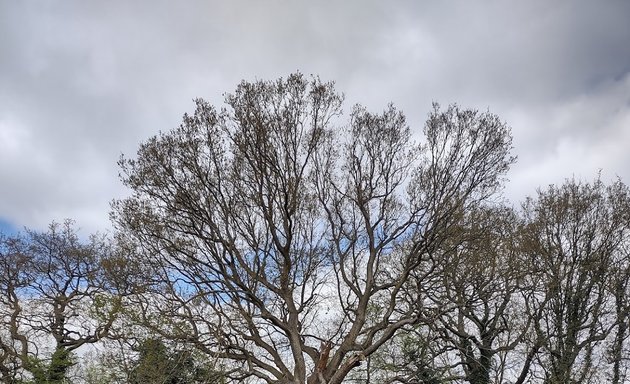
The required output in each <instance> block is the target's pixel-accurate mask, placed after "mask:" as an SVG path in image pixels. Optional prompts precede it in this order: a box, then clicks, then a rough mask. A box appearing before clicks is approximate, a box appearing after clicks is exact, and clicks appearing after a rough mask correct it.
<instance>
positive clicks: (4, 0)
mask: <svg viewBox="0 0 630 384" xmlns="http://www.w3.org/2000/svg"><path fill="white" fill-rule="evenodd" d="M296 70H299V71H301V72H302V73H305V74H316V75H319V76H320V77H321V78H322V79H323V80H334V81H336V83H337V89H338V90H339V91H343V92H344V93H345V94H346V110H349V108H350V107H351V105H352V104H354V103H361V104H364V105H366V106H368V108H370V109H371V110H373V111H375V112H376V111H380V110H382V109H383V108H384V107H385V105H386V104H387V103H388V102H393V103H394V104H395V105H396V106H397V107H399V108H400V109H402V110H403V111H404V112H405V114H406V115H407V117H408V120H409V123H410V125H411V127H412V129H415V130H417V131H420V130H421V129H422V125H423V123H424V120H425V118H426V116H427V113H428V111H429V109H430V107H431V102H432V101H437V102H439V103H441V104H443V105H446V104H449V103H452V102H456V103H459V104H460V105H461V106H463V107H474V108H479V109H482V110H490V111H491V112H493V113H496V114H498V115H499V116H500V117H501V118H502V119H503V120H505V121H506V122H507V123H508V124H509V125H510V126H511V127H512V129H513V135H514V147H515V149H514V153H515V154H516V155H518V157H519V161H518V164H517V165H516V166H515V167H513V169H512V171H511V172H510V174H509V177H510V182H509V184H508V186H507V188H506V191H505V192H506V195H507V196H508V197H509V198H510V199H512V200H513V201H514V202H515V204H516V203H518V201H519V200H520V199H522V198H523V197H524V196H526V195H532V194H534V193H535V191H536V188H537V187H538V186H545V185H547V184H549V183H561V182H562V181H563V179H565V178H567V177H572V176H575V177H578V178H582V179H585V180H592V179H593V178H594V177H595V176H596V174H597V171H598V170H599V169H602V170H603V175H604V178H606V179H611V178H614V177H617V176H618V177H620V178H621V179H622V180H624V181H625V182H626V183H630V2H629V1H625V0H619V1H548V0H544V1H519V2H517V1H512V2H510V1H431V2H428V1H364V0H355V1H306V0H305V1H289V0H284V1H280V0H278V1H254V0H252V1H67V0H64V1H52V0H48V1H12V0H0V229H5V230H6V229H7V228H14V229H15V228H17V229H20V228H22V227H23V226H28V227H31V228H36V229H41V228H44V227H45V226H46V225H47V224H48V223H50V222H51V221H52V220H63V219H64V218H73V219H75V220H76V221H77V223H78V225H79V226H80V227H81V228H83V230H84V231H88V232H92V231H97V230H100V231H103V230H107V229H108V228H109V227H110V225H109V221H108V214H109V203H110V201H111V200H112V199H114V198H117V197H121V196H124V194H125V190H124V188H123V187H122V185H121V183H120V181H119V179H118V167H117V165H116V161H117V160H118V158H119V157H120V155H121V153H125V154H127V155H133V154H134V153H135V151H136V149H137V147H138V144H139V143H140V142H141V141H143V140H145V139H146V138H148V137H149V136H151V135H153V134H155V133H157V132H158V131H160V130H162V131H166V130H169V129H171V128H173V127H175V126H177V125H178V124H179V122H180V120H181V116H182V114H183V113H184V112H191V111H192V110H193V103H192V99H193V98H196V97H203V98H206V99H208V100H210V101H211V102H212V103H214V104H220V103H222V100H223V98H222V94H223V93H224V92H231V91H233V90H234V88H235V86H236V84H237V83H238V82H239V81H240V80H241V79H247V80H254V79H275V78H277V77H280V76H286V75H287V74H289V73H291V72H294V71H296Z"/></svg>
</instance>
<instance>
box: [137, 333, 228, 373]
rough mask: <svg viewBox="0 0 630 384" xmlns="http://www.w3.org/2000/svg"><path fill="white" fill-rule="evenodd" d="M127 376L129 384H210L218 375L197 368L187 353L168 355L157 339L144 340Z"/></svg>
mask: <svg viewBox="0 0 630 384" xmlns="http://www.w3.org/2000/svg"><path fill="white" fill-rule="evenodd" d="M138 352H139V357H138V360H137V362H136V364H135V366H134V368H133V370H132V372H131V375H130V383H131V384H211V383H212V384H214V383H217V384H219V383H223V382H224V380H223V379H222V377H221V376H222V375H221V374H220V372H217V371H216V370H214V369H213V368H211V367H207V366H204V365H199V364H198V363H197V362H196V361H195V359H194V356H193V355H192V353H191V352H190V351H171V350H169V349H168V348H167V346H166V345H165V344H164V343H163V342H162V341H161V340H158V339H155V338H151V339H147V340H145V341H144V342H143V343H142V344H141V345H140V347H139V348H138Z"/></svg>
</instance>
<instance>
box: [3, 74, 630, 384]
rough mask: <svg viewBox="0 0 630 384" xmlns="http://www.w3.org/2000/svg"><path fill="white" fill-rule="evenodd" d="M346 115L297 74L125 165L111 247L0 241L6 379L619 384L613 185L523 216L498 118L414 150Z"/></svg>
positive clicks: (180, 383) (408, 135)
mask: <svg viewBox="0 0 630 384" xmlns="http://www.w3.org/2000/svg"><path fill="white" fill-rule="evenodd" d="M342 106H343V96H342V95H340V94H339V93H337V92H336V91H335V89H334V84H332V83H325V82H322V81H320V80H319V79H318V78H310V79H309V78H306V77H305V76H303V75H301V74H299V73H298V74H292V75H290V76H289V77H287V78H286V79H279V80H275V81H256V82H245V81H243V82H242V83H241V84H240V85H238V87H237V88H236V91H235V92H234V93H232V94H228V95H227V96H226V105H225V106H224V107H223V108H221V109H216V108H215V107H213V106H211V105H210V104H208V103H207V102H205V101H203V100H197V101H196V110H195V112H194V113H193V114H192V115H184V118H183V122H182V124H181V125H180V126H179V127H177V128H176V129H174V130H172V131H169V132H166V133H160V134H158V135H156V136H154V137H152V138H150V139H149V140H147V141H146V142H144V143H142V144H141V145H140V148H139V150H138V153H137V154H136V155H135V156H133V157H124V158H122V159H121V160H120V162H119V165H120V167H121V173H122V177H121V178H122V181H123V183H124V184H125V185H126V186H127V187H128V188H129V189H130V191H131V193H130V195H129V197H127V198H125V199H121V200H117V201H114V202H113V204H112V206H113V209H112V220H113V223H114V226H115V231H114V233H113V234H111V235H110V236H103V235H92V236H90V237H89V238H87V239H83V238H80V237H79V235H78V232H77V229H76V227H75V225H74V223H73V222H72V221H66V222H63V223H53V224H51V226H50V227H49V229H48V230H47V231H44V232H39V231H31V230H26V231H25V232H23V233H20V234H17V235H6V234H5V235H1V236H0V319H1V320H0V321H1V322H2V326H1V327H0V380H1V381H2V382H3V383H10V384H18V383H19V384H27V383H29V384H60V383H86V384H114V383H120V384H122V383H132V384H139V383H146V384H158V383H160V384H195V383H197V384H202V383H207V384H209V383H268V384H272V383H273V384H340V383H383V384H384V383H401V384H438V383H470V384H487V383H518V384H523V383H544V384H560V383H562V384H565V383H599V382H601V383H615V384H617V383H622V382H625V380H626V378H627V370H628V368H629V367H630V365H629V362H628V356H629V355H628V333H629V330H628V322H629V321H630V319H629V316H630V299H628V297H630V296H629V294H628V293H629V292H628V290H629V286H628V280H629V274H630V262H629V256H630V253H629V251H630V242H629V239H630V237H629V234H630V232H629V231H630V194H629V189H628V187H627V186H626V185H625V184H624V183H623V182H622V181H621V180H617V181H614V182H612V183H607V182H604V181H602V180H601V178H600V177H596V178H595V179H594V180H593V181H590V182H587V181H580V180H575V179H569V180H566V181H565V182H564V183H563V184H562V185H551V186H548V187H546V188H543V189H540V190H539V191H538V193H537V195H536V196H534V197H530V198H528V199H526V200H525V201H524V202H522V204H520V206H518V207H515V206H513V205H512V204H511V203H509V202H507V201H506V200H505V199H504V198H503V197H502V195H501V190H502V188H503V186H504V183H505V181H506V180H505V176H506V173H507V171H508V170H509V167H510V165H512V164H513V163H514V162H515V157H513V156H512V155H511V150H512V138H511V134H510V129H509V127H508V126H507V125H506V124H505V123H504V122H502V121H501V120H500V119H499V118H498V117H497V116H496V115H493V114H491V113H489V112H479V111H475V110H469V109H462V108H460V107H458V106H457V105H451V106H449V107H447V108H445V109H442V108H440V106H438V105H437V104H436V105H434V107H433V109H432V111H431V112H430V113H429V116H428V118H427V121H426V124H425V126H424V129H423V132H422V133H423V134H422V135H420V134H419V133H418V134H417V135H416V134H412V132H411V130H410V128H409V127H408V125H407V123H406V120H405V117H404V115H403V114H402V113H401V112H400V111H398V110H396V108H395V107H394V106H392V105H389V106H387V107H386V108H385V110H384V111H383V112H381V113H372V112H370V111H368V110H367V109H365V108H364V107H361V106H355V107H353V108H352V109H351V111H350V113H349V117H348V118H347V119H345V120H344V119H343V111H342ZM415 140H417V142H416V141H415Z"/></svg>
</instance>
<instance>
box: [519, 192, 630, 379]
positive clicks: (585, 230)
mask: <svg viewBox="0 0 630 384" xmlns="http://www.w3.org/2000/svg"><path fill="white" fill-rule="evenodd" d="M524 214H525V220H526V228H525V239H526V246H527V248H526V252H527V260H529V265H528V268H529V270H530V271H531V277H532V279H533V282H534V284H533V286H534V287H535V288H536V294H535V295H533V296H531V297H530V300H529V301H528V302H527V307H528V316H530V317H531V318H532V319H533V322H534V326H535V332H536V339H537V343H538V346H539V348H540V353H539V354H537V360H538V364H539V366H540V367H541V372H540V377H539V379H540V380H543V381H544V382H545V383H548V384H556V383H569V382H593V381H595V379H596V374H597V369H598V368H599V367H600V366H601V365H602V364H603V362H604V361H605V360H604V356H603V354H602V352H603V349H604V348H602V347H603V345H604V340H605V339H606V338H608V337H609V335H610V333H611V331H612V330H613V329H614V328H615V326H616V325H617V321H623V320H622V319H620V318H619V314H618V313H617V314H615V307H616V306H615V303H614V301H615V300H614V298H615V294H611V292H613V291H614V290H616V289H619V288H620V287H615V283H614V282H615V281H617V282H618V281H619V280H618V279H616V278H615V274H614V271H615V268H613V266H617V268H618V267H619V266H620V264H618V263H619V261H620V260H622V259H623V258H624V257H622V256H623V253H624V252H625V247H626V246H627V243H628V235H629V230H630V197H629V194H628V188H627V187H626V186H625V185H624V184H623V183H621V182H616V183H613V184H611V185H609V186H606V185H604V183H603V182H602V181H600V180H596V181H595V182H594V183H581V182H577V181H575V180H569V181H567V182H566V183H565V184H563V185H562V186H559V187H557V186H550V187H549V188H548V189H546V190H542V191H540V192H539V194H538V197H537V198H536V199H529V200H528V201H527V202H526V203H525V205H524ZM623 269H624V268H623V267H622V268H621V270H623ZM611 282H613V284H611ZM611 287H612V288H613V289H611ZM621 289H623V287H621ZM617 308H619V303H617ZM621 330H623V328H620V331H621ZM619 336H621V335H619ZM617 348H618V346H617Z"/></svg>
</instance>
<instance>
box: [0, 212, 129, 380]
mask: <svg viewBox="0 0 630 384" xmlns="http://www.w3.org/2000/svg"><path fill="white" fill-rule="evenodd" d="M112 255H113V254H112V248H111V247H110V245H109V244H108V243H107V242H106V241H105V239H104V238H102V237H99V236H92V237H91V238H90V240H89V241H88V242H85V243H84V242H81V241H80V240H79V238H78V236H77V234H76V231H75V229H74V228H73V223H72V222H71V221H66V222H65V223H63V224H57V223H53V224H51V225H50V227H49V230H48V231H47V232H36V231H27V232H26V234H25V235H16V236H11V237H3V238H1V239H0V290H1V294H0V319H1V320H0V321H2V325H3V327H4V330H6V331H4V333H3V334H2V337H1V338H0V349H1V350H2V357H3V358H4V362H6V361H8V362H10V363H11V364H10V365H9V366H7V364H6V363H5V364H3V368H2V369H0V373H1V374H2V375H3V380H5V382H14V381H15V380H17V378H19V377H25V376H24V374H23V373H24V371H26V372H28V373H29V374H28V375H26V376H30V377H31V378H32V380H34V382H35V383H36V384H40V383H41V384H44V383H46V384H54V383H62V382H64V380H65V379H66V374H67V371H68V369H69V367H70V366H72V365H73V364H74V360H73V356H72V353H73V351H75V350H76V349H78V348H80V347H81V346H83V345H85V344H91V343H95V342H97V341H99V340H101V339H102V338H103V337H105V336H106V335H107V334H108V332H109V330H110V329H111V327H112V324H113V323H114V321H115V320H116V318H117V313H118V310H119V309H120V295H119V294H118V292H116V291H115V290H113V289H112V286H111V285H110V284H109V283H108V280H107V278H106V273H105V272H104V269H103V267H104V265H105V263H104V262H105V260H108V259H110V258H111V257H112ZM12 380H13V381H12Z"/></svg>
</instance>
